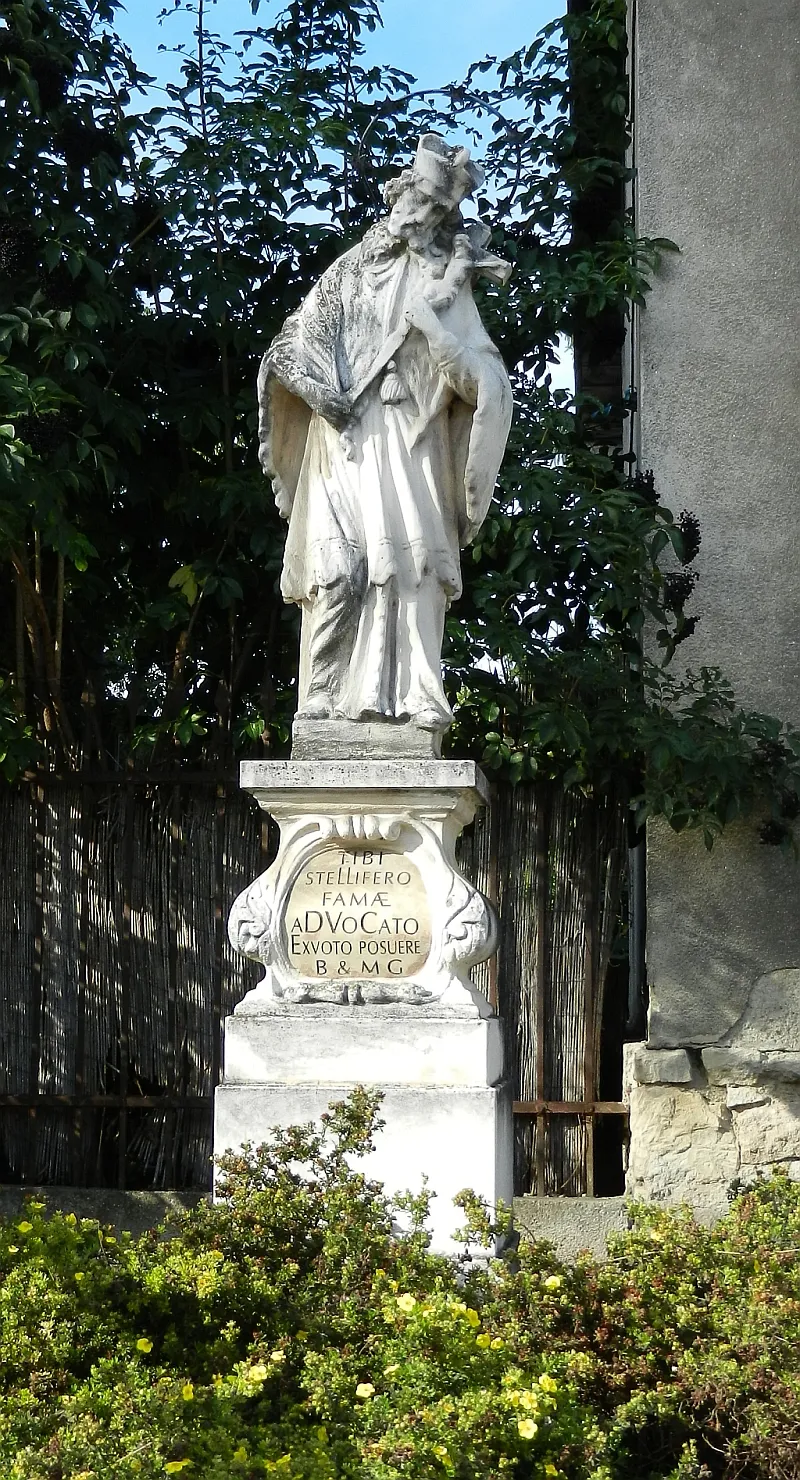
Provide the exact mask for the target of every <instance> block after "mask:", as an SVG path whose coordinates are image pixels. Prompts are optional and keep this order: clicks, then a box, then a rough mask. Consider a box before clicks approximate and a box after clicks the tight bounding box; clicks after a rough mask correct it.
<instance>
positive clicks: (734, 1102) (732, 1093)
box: [725, 1084, 769, 1134]
mask: <svg viewBox="0 0 800 1480" xmlns="http://www.w3.org/2000/svg"><path fill="white" fill-rule="evenodd" d="M768 1103H769V1094H768V1093H767V1091H766V1090H765V1089H758V1088H757V1087H756V1086H755V1085H754V1084H744V1085H739V1084H729V1085H728V1088H727V1091H726V1094H725V1104H726V1105H727V1107H728V1109H729V1110H742V1109H744V1108H745V1107H746V1106H748V1105H766V1104H768ZM734 1134H735V1124H734Z"/></svg>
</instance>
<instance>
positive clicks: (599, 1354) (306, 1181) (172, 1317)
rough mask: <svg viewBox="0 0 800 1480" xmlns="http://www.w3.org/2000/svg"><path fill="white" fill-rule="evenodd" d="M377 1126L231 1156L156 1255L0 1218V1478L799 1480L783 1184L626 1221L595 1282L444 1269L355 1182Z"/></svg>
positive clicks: (285, 1138) (794, 1312) (409, 1212)
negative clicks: (702, 1221)
mask: <svg viewBox="0 0 800 1480" xmlns="http://www.w3.org/2000/svg"><path fill="white" fill-rule="evenodd" d="M375 1114H376V1103H375V1100H374V1099H373V1098H371V1097H370V1096H368V1095H367V1094H366V1093H365V1092H363V1091H360V1092H357V1093H356V1094H355V1095H354V1096H353V1097H352V1099H351V1100H350V1101H349V1102H348V1103H347V1104H345V1105H340V1106H335V1107H333V1108H332V1111H331V1113H330V1115H329V1116H328V1119H327V1127H326V1129H325V1130H324V1131H319V1132H318V1131H314V1130H312V1129H311V1128H309V1127H305V1128H301V1129H294V1130H290V1131H285V1132H283V1133H280V1134H279V1135H278V1136H277V1137H276V1140H275V1143H274V1144H273V1145H272V1146H271V1147H270V1148H260V1149H259V1150H258V1151H255V1152H252V1151H248V1152H247V1153H246V1154H243V1155H242V1156H241V1157H238V1158H228V1160H227V1162H226V1165H225V1167H224V1170H223V1190H224V1193H225V1200H224V1201H222V1202H220V1203H218V1204H217V1205H215V1206H213V1207H211V1206H207V1205H205V1204H203V1205H201V1206H200V1207H198V1208H196V1209H195V1210H194V1211H192V1212H191V1213H189V1214H187V1215H186V1216H185V1217H184V1218H183V1219H182V1220H181V1223H180V1226H179V1228H178V1231H177V1233H176V1234H175V1235H174V1236H171V1237H165V1236H164V1232H163V1230H162V1231H160V1232H157V1233H152V1234H148V1235H146V1236H145V1237H143V1238H140V1239H138V1240H135V1239H133V1238H131V1237H130V1236H128V1235H124V1234H123V1235H122V1236H121V1238H120V1239H119V1240H117V1239H116V1238H115V1237H114V1236H113V1234H112V1233H111V1232H110V1230H108V1229H106V1228H103V1227H101V1226H100V1225H99V1224H98V1223H97V1222H96V1221H93V1220H87V1219H83V1220H78V1219H76V1218H75V1217H74V1215H72V1214H68V1215H67V1216H63V1215H54V1216H52V1217H49V1218H48V1217H46V1216H45V1215H44V1208H43V1205H42V1204H41V1203H36V1202H29V1203H28V1204H27V1207H26V1210H25V1212H24V1215H23V1216H22V1217H17V1218H16V1219H14V1220H11V1221H8V1222H6V1223H5V1224H4V1225H3V1226H2V1227H1V1228H0V1267H1V1268H2V1275H3V1282H2V1292H1V1293H0V1383H1V1384H2V1398H1V1399H0V1473H2V1475H3V1476H4V1477H5V1480H117V1477H119V1480H123V1477H129V1476H131V1477H132V1476H138V1477H143V1480H144V1477H151V1480H154V1477H161V1476H163V1475H165V1474H166V1475H177V1474H183V1473H185V1474H186V1475H187V1477H188V1480H192V1477H197V1480H200V1477H204V1480H206V1477H207V1480H211V1477H223V1476H225V1477H241V1480H247V1477H254V1476H261V1475H264V1474H274V1475H279V1476H284V1477H286V1480H291V1477H296V1480H299V1477H304V1480H333V1477H349V1476H363V1477H368V1480H394V1477H400V1476H404V1477H405V1476H408V1477H423V1476H424V1477H435V1476H439V1475H441V1476H453V1477H459V1480H462V1477H463V1480H467V1477H470V1480H474V1477H499V1476H505V1475H512V1474H513V1475H516V1476H517V1477H525V1480H527V1477H536V1480H539V1477H541V1480H549V1477H552V1480H557V1477H564V1480H569V1477H575V1480H577V1477H582V1476H585V1477H587V1480H590V1477H591V1480H612V1477H613V1480H617V1477H620V1480H627V1477H630V1480H633V1477H637V1480H642V1477H648V1476H651V1477H675V1480H679V1477H680V1480H690V1477H697V1480H700V1477H705V1476H707V1477H709V1480H711V1477H734V1476H736V1477H742V1480H744V1477H753V1480H758V1477H765V1480H766V1477H769V1480H773V1477H774V1480H779V1477H780V1480H785V1477H790V1476H795V1475H798V1474H800V1458H798V1442H797V1441H798V1433H799V1432H800V1355H799V1354H800V1344H798V1336H799V1335H800V1329H799V1328H800V1256H799V1255H798V1248H799V1247H800V1239H799V1238H798V1235H799V1234H800V1188H798V1187H797V1186H796V1185H794V1184H793V1183H791V1182H789V1181H788V1180H787V1179H786V1178H783V1177H775V1178H773V1179H772V1180H770V1181H768V1182H763V1183H761V1184H759V1185H757V1186H756V1187H754V1188H753V1189H751V1190H750V1191H747V1192H745V1193H744V1194H742V1195H741V1196H740V1197H739V1198H738V1199H737V1201H736V1202H735V1204H734V1206H733V1208H732V1210H731V1212H730V1214H729V1216H728V1217H727V1218H726V1219H724V1220H723V1221H722V1222H721V1223H720V1224H718V1225H717V1227H715V1228H713V1229H707V1228H703V1227H699V1226H698V1225H697V1224H696V1223H695V1222H694V1221H693V1220H692V1218H691V1216H690V1215H689V1214H688V1212H686V1211H679V1212H658V1211H655V1210H653V1209H647V1208H636V1209H634V1210H633V1213H632V1217H633V1227H632V1229H631V1231H630V1232H629V1233H627V1234H626V1235H624V1236H622V1237H620V1238H618V1239H617V1240H616V1241H615V1243H614V1245H613V1247H612V1249H611V1257H610V1258H609V1260H608V1261H605V1262H598V1261H596V1260H594V1259H591V1258H589V1257H585V1258H582V1259H580V1260H579V1261H578V1262H577V1263H576V1264H575V1265H574V1266H573V1267H568V1266H566V1265H563V1264H561V1263H559V1262H558V1260H557V1259H556V1258H555V1257H554V1255H553V1251H552V1249H551V1248H550V1246H549V1245H546V1244H541V1243H531V1244H523V1245H522V1246H521V1247H520V1248H519V1250H518V1252H517V1253H516V1254H512V1255H511V1256H509V1257H507V1258H505V1259H501V1260H495V1261H492V1262H491V1263H489V1264H486V1263H485V1262H480V1261H469V1260H464V1261H461V1263H460V1264H459V1263H457V1262H449V1261H447V1260H445V1259H443V1258H439V1257H436V1256H434V1255H432V1254H431V1253H430V1252H429V1251H428V1249H427V1243H426V1237H425V1234H424V1231H423V1228H422V1220H423V1218H424V1213H425V1199H424V1198H416V1199H415V1198H408V1199H407V1200H406V1203H405V1207H404V1210H403V1216H404V1218H405V1220H406V1222H410V1225H411V1227H410V1232H408V1233H406V1234H405V1235H403V1236H400V1235H398V1234H397V1232H396V1230H395V1228H394V1225H393V1216H394V1213H393V1209H392V1208H391V1206H390V1205H389V1204H388V1202H387V1201H386V1199H385V1198H384V1197H383V1195H382V1193H381V1191H380V1188H379V1187H377V1186H376V1185H375V1184H374V1183H371V1182H369V1181H368V1180H367V1179H366V1178H365V1176H364V1175H363V1173H362V1172H361V1171H359V1170H358V1169H357V1159H358V1156H359V1155H360V1154H363V1152H364V1150H365V1149H367V1148H368V1147H369V1144H370V1136H371V1132H372V1129H373V1128H374V1125H375ZM464 1207H465V1210H466V1213H467V1223H468V1226H469V1227H471V1229H472V1237H473V1238H474V1236H475V1232H476V1231H479V1232H480V1231H482V1235H483V1236H484V1237H485V1236H486V1233H487V1230H488V1225H487V1224H486V1220H485V1218H482V1217H481V1215H480V1210H476V1209H475V1208H474V1207H472V1206H471V1204H470V1199H469V1198H468V1197H465V1198H464ZM467 1236H470V1235H469V1234H468V1235H467Z"/></svg>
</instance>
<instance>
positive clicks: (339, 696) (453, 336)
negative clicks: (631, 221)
mask: <svg viewBox="0 0 800 1480" xmlns="http://www.w3.org/2000/svg"><path fill="white" fill-rule="evenodd" d="M480 179H481V172H480V170H479V169H478V167H477V166H476V165H475V163H474V162H473V161H471V160H470V157H469V151H468V150H467V149H459V148H453V147H450V146H448V145H447V144H446V143H445V142H444V141H443V140H442V139H441V138H440V137H439V136H438V135H437V134H424V135H423V136H422V138H421V139H420V141H419V147H418V149H417V154H416V158H415V160H414V163H413V165H412V167H411V168H410V169H407V170H404V171H403V172H402V174H400V175H399V176H398V177H397V178H396V179H394V180H392V181H391V182H390V183H389V184H388V185H387V186H386V188H385V191H384V196H385V200H386V204H387V206H388V207H389V214H388V215H387V216H386V217H385V218H384V219H383V220H381V221H380V222H379V223H378V224H377V225H376V226H373V227H372V228H371V230H369V231H368V232H367V234H366V236H365V237H364V239H363V240H362V241H361V242H360V243H359V244H358V245H357V246H356V247H354V248H352V250H351V251H349V252H346V253H345V254H344V255H343V256H342V257H340V258H339V259H338V261H336V262H334V264H333V265H332V266H331V267H330V268H329V269H328V270H327V272H325V273H324V274H323V276H322V277H321V278H320V280H319V282H318V283H317V284H316V285H315V287H314V288H313V289H312V290H311V292H310V293H309V294H308V297H307V298H306V299H305V301H304V302H303V304H302V305H301V306H300V308H299V309H298V310H297V311H296V312H295V313H293V314H291V316H290V317H289V318H288V319H287V321H286V323H285V324H284V327H283V329H282V330H281V332H280V333H279V334H278V336H277V337H276V339H275V340H274V341H273V343H272V344H271V346H270V348H269V349H268V351H267V353H266V355H265V356H264V360H263V363H262V367H261V373H260V376H259V407H260V457H261V461H262V465H263V467H264V469H265V471H266V472H267V473H268V474H269V475H270V477H271V478H272V480H273V485H274V488H275V494H276V500H277V505H278V509H279V511H280V513H281V514H282V515H283V516H284V517H285V518H286V519H288V521H289V533H288V538H287V541H286V551H285V555H284V562H283V574H282V579H281V590H282V593H283V596H284V598H285V600H286V601H292V602H298V603H299V604H300V605H301V606H302V609H303V618H302V636H301V651H300V683H299V707H298V718H301V719H329V718H332V719H336V718H343V719H351V720H374V719H392V720H410V721H412V722H414V723H415V724H416V725H417V726H420V727H421V728H423V729H428V730H443V729H446V728H447V726H448V725H449V724H450V721H451V719H452V714H451V711H450V708H449V706H448V703H447V700H446V698H445V694H444V689H443V687H442V677H441V648H442V634H443V628H444V618H445V612H446V609H447V607H448V605H449V604H450V602H451V601H453V600H454V599H455V598H456V597H457V596H458V595H459V593H460V590H461V573H460V565H459V547H460V546H463V545H466V544H468V543H469V542H470V540H472V539H473V537H474V536H475V534H476V533H477V531H478V529H479V528H480V526H481V524H482V523H483V520H484V519H485V517H486V513H487V511H488V507H489V504H490V501H491V497H492V491H493V488H494V484H495V479H496V477H497V473H498V469H499V467H500V463H501V460H502V457H503V452H504V449H505V444H506V438H507V436H508V429H509V425H510V421H511V409H512V397H511V387H510V385H509V380H508V376H507V374H506V371H505V368H504V366H503V362H502V360H501V358H500V355H499V353H498V351H497V350H496V349H495V347H494V345H493V344H492V342H491V340H490V339H489V336H488V335H487V333H486V330H485V329H484V327H483V325H482V323H481V320H480V317H479V315H478V311H477V308H476V306H475V302H474V299H473V296H472V284H473V281H474V279H475V277H476V276H477V275H478V274H480V273H485V274H487V275H489V276H491V277H493V278H495V279H496V280H498V281H500V282H505V281H506V279H507V277H508V274H509V272H510V268H509V266H508V264H507V263H504V262H503V261H501V259H500V258H498V257H495V256H493V255H492V254H491V253H488V252H487V251H486V250H485V247H486V242H487V240H488V236H489V233H488V229H487V228H486V227H484V226H483V225H481V224H480V223H475V224H473V225H465V224H464V221H463V219H462V216H461V213H460V209H459V207H460V205H461V202H462V201H463V200H464V199H465V198H466V197H467V196H468V195H470V194H471V192H472V191H473V190H474V188H475V187H476V185H477V184H479V183H480Z"/></svg>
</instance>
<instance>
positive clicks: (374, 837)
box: [214, 759, 512, 1250]
mask: <svg viewBox="0 0 800 1480" xmlns="http://www.w3.org/2000/svg"><path fill="white" fill-rule="evenodd" d="M241 779H242V785H243V786H244V787H245V788H246V789H247V790H248V791H251V792H252V793H253V794H254V795H255V797H256V798H257V800H258V802H259V805H260V806H261V807H262V808H263V809H264V810H265V811H267V812H269V813H270V814H271V815H272V816H273V817H274V818H275V819H276V820H277V822H278V824H279V826H280V830H281V841H280V847H279V851H278V856H277V858H276V860H275V862H274V863H273V864H272V866H271V867H270V868H269V869H268V870H267V871H266V873H264V874H262V875H261V876H260V878H258V879H256V880H255V881H254V883H253V884H251V885H250V887H249V888H248V889H246V890H245V891H244V892H243V893H242V894H241V895H240V896H239V898H238V899H237V900H236V902H235V904H234V906H233V909H232V911H231V916H230V922H229V931H230V937H231V940H232V942H233V944H234V946H235V947H236V948H237V949H238V950H240V951H242V952H243V953H244V954H245V955H247V956H249V957H251V958H252V959H255V960H257V961H259V962H260V963H261V965H262V966H263V967H264V976H263V978H262V980H261V981H260V982H259V983H258V984H257V986H256V987H254V988H253V990H252V991H251V992H249V993H248V994H247V996H246V997H245V998H244V1000H243V1001H242V1002H241V1003H239V1004H238V1006H237V1008H236V1009H235V1012H234V1015H233V1017H230V1018H228V1019H227V1021H226V1024H225V1052H224V1066H223V1082H222V1084H221V1085H220V1086H219V1088H218V1090H217V1093H216V1100H215V1112H214V1143H215V1152H216V1153H217V1154H218V1155H219V1154H220V1153H221V1152H222V1151H223V1150H224V1149H226V1148H228V1147H235V1146H237V1145H239V1144H241V1143H242V1142H243V1141H246V1140H247V1141H256V1142H258V1141H259V1140H264V1139H265V1138H266V1137H267V1136H268V1133H269V1130H270V1127H272V1126H274V1125H289V1124H292V1123H295V1122H300V1121H307V1120H309V1119H316V1118H317V1117H318V1116H319V1115H320V1114H321V1113H322V1111H324V1110H325V1109H326V1108H327V1106H328V1104H329V1102H330V1101H331V1100H333V1099H341V1098H343V1097H344V1096H345V1095H346V1094H347V1093H348V1091H349V1090H350V1089H352V1088H353V1087H354V1086H355V1085H357V1084H364V1085H370V1086H377V1087H379V1088H380V1089H382V1090H383V1091H384V1102H383V1107H382V1111H381V1114H382V1118H383V1119H384V1120H385V1122H386V1124H385V1127H384V1129H383V1130H382V1131H381V1132H380V1135H379V1136H378V1139H377V1145H376V1149H375V1151H374V1152H373V1153H372V1154H371V1156H370V1158H369V1161H368V1168H369V1172H370V1175H372V1176H375V1177H378V1178H379V1179H380V1180H382V1181H383V1182H384V1183H385V1185H386V1188H387V1191H388V1192H389V1193H393V1192H398V1191H404V1190H406V1189H407V1188H411V1189H412V1190H417V1189H419V1187H420V1186H421V1182H422V1178H423V1176H427V1178H428V1181H429V1185H430V1188H431V1190H432V1191H433V1192H434V1193H435V1194H436V1196H435V1201H434V1205H433V1217H432V1226H433V1234H434V1246H435V1247H436V1248H438V1249H440V1250H445V1249H452V1247H453V1245H452V1241H451V1235H452V1230H453V1228H454V1227H456V1226H457V1225H458V1224H459V1223H460V1222H461V1221H462V1219H461V1215H460V1214H459V1213H457V1212H456V1210H455V1209H453V1207H452V1198H453V1196H454V1195H455V1193H457V1192H458V1191H460V1190H461V1189H462V1188H463V1187H472V1188H473V1189H474V1190H475V1191H476V1192H478V1193H480V1194H481V1195H482V1196H483V1197H485V1198H486V1199H487V1201H488V1202H489V1203H490V1204H492V1205H494V1204H496V1202H497V1200H498V1199H502V1200H503V1201H504V1202H505V1201H510V1199H511V1195H512V1177H511V1161H512V1132H511V1115H510V1099H509V1096H508V1094H507V1091H506V1087H505V1085H504V1082H503V1063H502V1038H501V1032H500V1023H499V1020H498V1019H497V1017H496V1016H495V1014H494V1012H493V1009H492V1008H491V1006H490V1004H489V1002H488V1001H487V1000H486V998H485V997H484V996H483V994H482V993H481V992H480V990H479V989H478V988H477V987H475V986H474V985H473V983H472V981H471V979H470V968H471V967H472V966H473V965H475V964H477V962H479V961H482V960H485V959H486V958H487V957H488V956H489V955H491V953H492V951H493V950H494V948H495V940H496V922H495V918H494V913H493V911H492V908H491V905H490V904H489V903H488V901H487V900H485V899H484V897H483V896H482V895H481V894H480V893H479V892H478V891H477V890H476V889H475V888H474V887H473V886H472V885H471V884H470V883H469V882H468V880H467V879H465V878H464V876H463V875H462V874H461V873H460V871H459V869H458V866H457V864H456V861H455V844H456V841H457V839H458V836H459V834H460V833H461V830H462V828H463V827H464V826H465V825H466V824H467V823H468V822H470V821H471V820H472V818H473V816H474V815H475V812H476V810H477V808H478V807H479V806H481V805H482V804H483V802H484V800H485V798H486V795H487V786H486V782H485V779H484V777H483V775H482V774H481V772H480V771H479V770H478V768H477V767H476V766H475V765H474V764H472V763H470V762H463V761H441V760H436V759H429V760H424V759H419V760H417V759H411V760H409V759H406V760H381V761H376V760H347V761H329V760H317V761H303V760H299V761H283V762H281V761H273V762H256V763H247V764H245V765H244V766H243V767H242V777H241Z"/></svg>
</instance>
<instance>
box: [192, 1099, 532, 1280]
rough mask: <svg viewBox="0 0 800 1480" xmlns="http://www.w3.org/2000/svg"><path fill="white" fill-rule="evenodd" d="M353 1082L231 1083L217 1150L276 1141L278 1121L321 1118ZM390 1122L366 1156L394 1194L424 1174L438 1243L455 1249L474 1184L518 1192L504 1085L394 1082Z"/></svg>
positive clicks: (489, 1195)
mask: <svg viewBox="0 0 800 1480" xmlns="http://www.w3.org/2000/svg"><path fill="white" fill-rule="evenodd" d="M350 1089H352V1085H351V1084H343V1083H339V1084H335V1083H327V1084H320V1085H278V1084H262V1085H258V1086H250V1085H238V1084H230V1085H227V1084H223V1085H220V1087H219V1088H218V1090H217V1094H216V1102H215V1112H214V1113H215V1154H216V1155H219V1154H220V1152H221V1151H222V1150H224V1149H225V1148H226V1147H237V1146H239V1145H241V1143H242V1142H243V1141H253V1142H255V1143H256V1144H257V1143H259V1142H263V1141H265V1140H268V1139H269V1134H270V1131H271V1129H272V1128H273V1126H276V1125H280V1126H287V1125H294V1124H297V1123H298V1122H303V1121H309V1120H310V1121H317V1120H319V1117H320V1115H321V1114H322V1112H323V1111H324V1110H326V1109H327V1107H328V1105H329V1103H330V1102H331V1101H333V1100H341V1099H343V1098H344V1097H345V1095H346V1094H347V1093H348V1091H349V1090H350ZM381 1117H382V1119H383V1120H384V1121H385V1125H384V1127H383V1129H382V1130H380V1131H379V1132H378V1134H377V1136H376V1141H375V1150H374V1151H373V1152H371V1153H370V1155H369V1156H367V1157H365V1158H364V1159H363V1161H362V1160H359V1167H360V1168H363V1170H364V1172H365V1173H366V1175H367V1176H369V1177H375V1178H377V1179H378V1180H379V1181H381V1182H383V1183H384V1186H385V1187H386V1190H387V1192H389V1193H390V1194H392V1193H397V1192H404V1191H406V1190H409V1189H410V1190H411V1191H412V1192H419V1191H421V1189H422V1181H423V1177H427V1178H428V1184H429V1186H430V1188H431V1190H432V1191H433V1192H435V1194H436V1196H435V1198H434V1200H433V1205H432V1210H431V1220H430V1227H431V1232H432V1243H433V1248H434V1249H435V1250H437V1251H438V1252H441V1253H453V1252H455V1250H456V1245H455V1244H454V1243H453V1232H454V1230H455V1229H456V1228H458V1227H460V1226H461V1225H462V1224H463V1221H464V1217H463V1214H462V1213H461V1212H459V1211H458V1210H457V1209H456V1208H454V1206H453V1198H454V1197H455V1196H456V1194H457V1193H459V1192H460V1191H462V1189H463V1188H465V1187H471V1188H473V1189H474V1190H475V1191H476V1192H478V1193H479V1194H480V1195H481V1196H482V1197H484V1198H486V1200H487V1202H488V1203H489V1204H490V1206H493V1207H496V1206H497V1203H498V1202H499V1201H502V1202H503V1203H505V1204H510V1203H511V1200H512V1197H513V1178H512V1166H511V1148H512V1144H513V1135H512V1127H511V1099H510V1095H509V1094H508V1092H507V1090H505V1089H500V1088H493V1089H490V1088H486V1089H479V1088H466V1089H464V1088H455V1087H449V1088H447V1087H442V1086H437V1087H436V1088H420V1087H412V1086H402V1085H388V1086H387V1087H386V1091H385V1095H384V1099H383V1103H382V1106H381Z"/></svg>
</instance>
